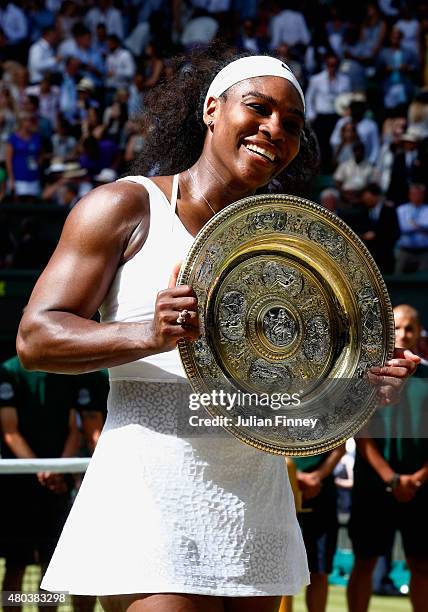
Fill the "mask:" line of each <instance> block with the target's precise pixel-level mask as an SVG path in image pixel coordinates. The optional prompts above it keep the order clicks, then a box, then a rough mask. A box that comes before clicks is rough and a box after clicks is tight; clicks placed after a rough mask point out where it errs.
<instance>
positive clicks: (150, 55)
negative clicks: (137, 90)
mask: <svg viewBox="0 0 428 612" xmlns="http://www.w3.org/2000/svg"><path fill="white" fill-rule="evenodd" d="M144 53H145V58H144V89H151V88H152V87H155V85H157V84H158V83H159V81H160V78H161V76H162V73H163V68H164V63H163V59H162V56H161V49H160V45H158V44H157V43H156V42H154V41H151V42H150V43H149V44H148V45H147V47H146V48H145V50H144Z"/></svg>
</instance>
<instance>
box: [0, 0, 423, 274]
mask: <svg viewBox="0 0 428 612" xmlns="http://www.w3.org/2000/svg"><path fill="white" fill-rule="evenodd" d="M217 40H220V41H222V42H224V43H226V44H227V45H229V46H230V47H231V49H234V50H236V51H238V52H251V53H254V52H256V53H264V52H269V53H272V54H274V55H276V56H278V57H280V58H282V59H283V60H284V61H285V62H286V63H288V64H289V65H290V67H291V68H292V69H293V71H294V72H295V73H296V75H297V76H298V78H299V79H300V81H301V83H302V86H303V88H304V90H305V93H306V99H307V113H306V114H307V121H308V123H309V124H310V125H311V126H312V128H313V130H314V131H315V134H316V136H317V139H318V142H319V146H320V152H321V168H320V171H321V177H320V178H319V179H318V182H317V184H316V186H315V191H314V197H315V198H318V197H319V193H320V191H321V202H322V203H325V205H326V206H327V207H328V208H329V209H330V210H332V211H334V212H336V213H337V214H338V215H339V216H342V217H343V218H344V219H345V221H346V222H347V223H348V224H349V225H350V226H351V227H352V228H353V229H354V230H355V231H356V232H357V233H358V234H359V235H360V237H361V238H362V240H363V241H364V242H365V243H366V245H367V246H368V247H369V249H370V251H371V252H372V254H373V255H374V257H375V259H376V261H377V262H378V264H379V266H380V268H381V271H382V272H384V273H387V274H388V273H392V272H394V271H395V272H397V273H407V272H417V271H427V270H428V233H427V227H428V205H427V204H426V194H425V190H426V184H427V181H428V172H427V170H428V146H427V144H428V88H427V87H428V2H427V1H426V0H408V1H405V0H380V1H379V3H375V2H358V3H341V2H337V3H335V2H334V1H330V0H324V1H315V0H302V1H301V2H296V1H295V0H282V1H281V0H248V1H244V0H117V1H113V0H99V1H98V2H94V1H86V0H85V1H83V0H64V1H62V2H61V1H60V0H20V1H19V0H16V1H7V0H0V200H3V202H5V203H7V202H13V203H19V202H21V203H39V202H44V203H46V202H50V203H53V204H55V205H57V206H59V207H63V208H64V209H66V210H69V209H70V208H72V207H73V206H74V204H75V203H76V202H77V201H78V199H79V198H80V197H82V196H83V195H84V194H85V193H87V192H88V191H89V190H90V189H91V188H93V187H94V186H97V185H100V184H103V183H107V182H110V181H113V180H115V179H116V178H117V177H118V176H120V175H123V174H124V173H125V172H126V171H127V170H128V168H129V167H130V164H132V162H133V161H134V160H135V159H136V157H137V156H138V154H139V152H140V151H141V147H142V143H143V142H144V132H143V130H142V128H141V126H140V125H139V123H138V116H139V112H140V111H141V109H142V108H144V99H145V96H146V94H147V93H148V92H149V91H150V90H151V89H152V88H153V87H155V86H156V84H157V83H159V82H160V81H162V80H164V79H169V78H171V74H172V73H173V70H174V68H173V63H172V62H171V58H172V57H173V56H175V55H177V54H179V53H184V54H186V55H187V56H188V57H189V58H190V56H191V54H192V53H193V52H195V50H198V49H204V48H206V47H208V46H209V45H210V44H211V43H212V42H213V41H217ZM155 170H156V169H155V168H154V169H153V172H155ZM326 190H327V191H326ZM0 214H1V213H0ZM36 228H37V220H35V219H34V218H33V219H31V220H30V222H29V221H28V219H23V227H22V225H20V226H19V227H18V228H14V229H13V230H10V231H9V232H8V231H7V229H6V230H5V229H4V228H3V230H2V232H1V233H2V240H1V243H2V246H1V247H0V266H1V267H12V268H18V267H21V268H22V267H28V263H29V262H31V261H38V259H37V258H34V259H32V258H31V257H27V258H25V257H24V258H22V257H20V256H17V255H16V251H18V252H19V251H20V249H21V244H20V243H21V242H22V241H25V240H27V242H28V241H29V240H30V238H32V239H33V240H32V241H33V242H34V243H35V244H38V241H37V239H35V238H34V233H35V232H36V231H37V229H36ZM380 247H382V248H380Z"/></svg>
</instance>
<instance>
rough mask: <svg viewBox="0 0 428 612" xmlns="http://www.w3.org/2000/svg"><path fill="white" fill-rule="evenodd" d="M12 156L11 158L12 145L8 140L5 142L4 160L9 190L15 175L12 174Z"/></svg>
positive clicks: (12, 187) (11, 187) (11, 188)
mask: <svg viewBox="0 0 428 612" xmlns="http://www.w3.org/2000/svg"><path fill="white" fill-rule="evenodd" d="M12 158H13V147H12V145H11V144H10V143H9V142H8V143H6V148H5V162H6V171H7V177H8V179H9V186H10V190H11V191H13V189H14V183H15V177H14V176H13V166H12Z"/></svg>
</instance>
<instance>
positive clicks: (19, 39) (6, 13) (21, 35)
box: [0, 0, 28, 64]
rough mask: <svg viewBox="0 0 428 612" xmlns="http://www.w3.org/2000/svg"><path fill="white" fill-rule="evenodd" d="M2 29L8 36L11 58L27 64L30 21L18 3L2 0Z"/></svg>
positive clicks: (0, 21)
mask: <svg viewBox="0 0 428 612" xmlns="http://www.w3.org/2000/svg"><path fill="white" fill-rule="evenodd" d="M0 29H1V30H2V31H3V32H4V34H5V36H6V40H7V45H8V48H9V53H10V57H12V58H13V59H14V60H15V61H18V62H21V63H22V64H25V63H26V59H27V50H26V45H25V42H26V39H27V36H28V21H27V18H26V16H25V13H24V11H23V10H22V9H21V8H19V6H18V3H17V2H13V1H12V2H10V1H9V0H0Z"/></svg>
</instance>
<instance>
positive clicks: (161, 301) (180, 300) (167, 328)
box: [151, 264, 201, 353]
mask: <svg viewBox="0 0 428 612" xmlns="http://www.w3.org/2000/svg"><path fill="white" fill-rule="evenodd" d="M180 266H181V264H177V265H176V266H175V267H174V269H173V272H172V274H171V277H170V280H169V284H168V289H164V290H163V291H160V292H159V293H158V294H157V297H156V304H155V313H154V318H153V322H152V330H151V333H152V342H153V350H154V352H156V353H163V352H165V351H170V350H172V349H174V348H176V346H177V342H178V341H179V340H181V339H185V340H190V341H194V340H197V339H198V338H199V336H200V333H201V332H200V329H199V318H198V299H197V297H196V294H195V292H194V291H193V289H192V287H190V286H189V285H180V286H178V287H177V286H176V283H177V278H178V274H179V272H180ZM183 310H187V312H188V315H187V316H186V320H185V323H178V322H177V319H178V316H179V314H180V312H182V311H183Z"/></svg>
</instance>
